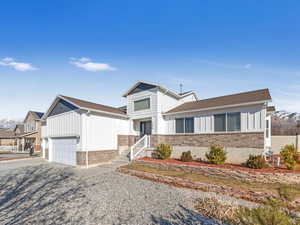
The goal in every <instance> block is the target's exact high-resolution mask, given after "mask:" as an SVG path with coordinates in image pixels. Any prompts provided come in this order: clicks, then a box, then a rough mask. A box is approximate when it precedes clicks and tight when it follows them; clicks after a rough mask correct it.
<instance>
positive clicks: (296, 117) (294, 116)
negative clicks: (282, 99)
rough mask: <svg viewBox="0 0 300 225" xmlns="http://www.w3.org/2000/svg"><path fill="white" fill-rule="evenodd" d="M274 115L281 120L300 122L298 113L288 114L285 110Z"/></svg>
mask: <svg viewBox="0 0 300 225" xmlns="http://www.w3.org/2000/svg"><path fill="white" fill-rule="evenodd" d="M274 115H275V116H276V117H278V118H280V119H283V120H291V121H299V122H300V113H297V112H288V111H285V110H281V111H276V112H275V114H274Z"/></svg>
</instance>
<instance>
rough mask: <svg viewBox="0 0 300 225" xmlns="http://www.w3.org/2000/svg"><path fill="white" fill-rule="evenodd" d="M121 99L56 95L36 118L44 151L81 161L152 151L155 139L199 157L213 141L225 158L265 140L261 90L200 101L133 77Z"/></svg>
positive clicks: (236, 158)
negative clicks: (113, 103)
mask: <svg viewBox="0 0 300 225" xmlns="http://www.w3.org/2000/svg"><path fill="white" fill-rule="evenodd" d="M123 97H125V98H126V99H127V105H126V106H124V107H120V108H115V107H110V106H105V105H101V104H96V103H91V102H87V101H83V100H79V99H75V98H71V97H67V96H62V95H59V96H57V97H56V99H55V100H54V102H53V103H52V104H51V106H50V108H49V109H48V111H47V112H46V113H45V115H44V116H43V120H44V123H43V126H42V138H43V144H42V145H43V157H44V158H46V159H48V160H49V161H55V162H60V163H64V164H69V165H73V166H82V167H87V166H91V165H97V164H100V163H103V162H108V161H111V160H112V159H113V158H115V157H116V156H117V155H118V154H119V152H120V151H128V149H131V157H132V158H136V157H139V156H142V155H145V154H151V151H152V150H153V148H155V147H156V145H158V144H159V143H167V144H171V145H172V146H173V157H179V156H180V154H181V152H182V151H187V150H190V151H192V154H193V155H194V156H195V157H203V156H204V154H205V152H206V151H207V150H208V148H209V147H210V145H212V144H220V145H222V146H224V147H225V149H226V151H227V152H228V159H229V161H231V162H241V161H244V160H245V159H246V158H247V157H248V155H249V154H259V153H262V152H263V151H266V150H268V149H269V148H270V146H271V138H270V136H271V129H270V126H271V116H270V114H269V113H268V110H267V109H268V103H269V102H270V101H271V96H270V93H269V90H268V89H262V90H256V91H250V92H245V93H239V94H233V95H228V96H221V97H216V98H210V99H203V100H199V99H198V96H197V95H196V93H195V92H193V91H189V92H185V93H175V92H174V91H171V90H169V89H167V88H165V87H163V86H161V85H157V84H153V83H148V82H142V81H140V82H137V83H136V84H135V85H133V86H132V87H131V88H130V89H128V90H127V91H126V92H125V94H124V95H123ZM136 142H138V144H136Z"/></svg>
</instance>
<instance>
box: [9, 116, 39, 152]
mask: <svg viewBox="0 0 300 225" xmlns="http://www.w3.org/2000/svg"><path fill="white" fill-rule="evenodd" d="M43 115H44V113H41V112H35V111H29V112H28V113H27V115H26V117H25V119H24V121H23V123H22V124H17V125H16V127H15V129H14V133H15V136H16V137H15V139H16V143H17V149H18V151H25V150H28V149H29V147H30V146H33V147H34V149H35V151H40V150H41V141H42V138H41V126H42V120H41V118H42V116H43Z"/></svg>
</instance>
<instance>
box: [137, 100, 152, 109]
mask: <svg viewBox="0 0 300 225" xmlns="http://www.w3.org/2000/svg"><path fill="white" fill-rule="evenodd" d="M145 109H150V98H145V99H142V100H138V101H134V111H139V110H145Z"/></svg>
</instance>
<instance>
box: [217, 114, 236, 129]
mask: <svg viewBox="0 0 300 225" xmlns="http://www.w3.org/2000/svg"><path fill="white" fill-rule="evenodd" d="M214 128H215V132H226V131H241V113H240V112H235V113H224V114H217V115H214Z"/></svg>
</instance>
